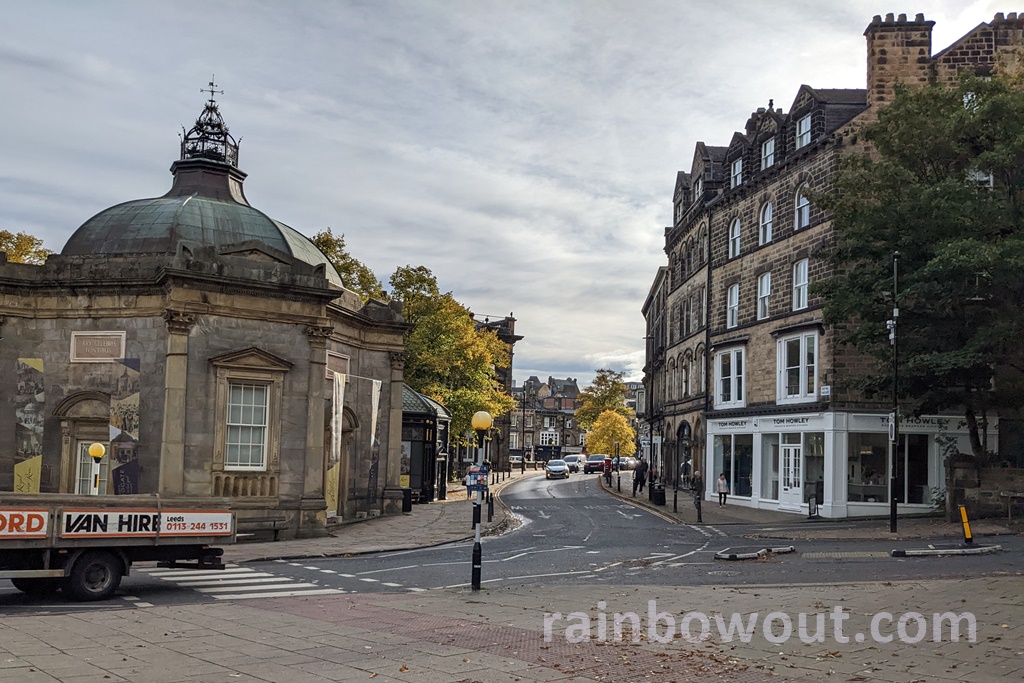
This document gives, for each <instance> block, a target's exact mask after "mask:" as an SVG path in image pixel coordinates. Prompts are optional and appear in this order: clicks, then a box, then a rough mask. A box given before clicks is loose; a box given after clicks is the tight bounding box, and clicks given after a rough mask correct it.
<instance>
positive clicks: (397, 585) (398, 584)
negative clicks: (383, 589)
mask: <svg viewBox="0 0 1024 683" xmlns="http://www.w3.org/2000/svg"><path fill="white" fill-rule="evenodd" d="M380 585H382V586H390V587H391V588H401V587H402V584H400V583H382V584H380Z"/></svg>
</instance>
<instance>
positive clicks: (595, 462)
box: [583, 453, 608, 474]
mask: <svg viewBox="0 0 1024 683" xmlns="http://www.w3.org/2000/svg"><path fill="white" fill-rule="evenodd" d="M607 457H608V456H607V455H605V454H604V453H595V454H594V455H591V456H588V457H587V461H586V462H585V463H583V474H590V473H591V472H604V459H605V458H607Z"/></svg>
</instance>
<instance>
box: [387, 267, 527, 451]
mask: <svg viewBox="0 0 1024 683" xmlns="http://www.w3.org/2000/svg"><path fill="white" fill-rule="evenodd" d="M390 282H391V284H392V287H394V289H393V290H392V292H391V296H392V298H394V299H397V300H401V301H402V312H403V315H404V316H405V318H406V321H408V322H409V323H410V328H409V330H408V331H407V332H406V335H405V381H406V383H407V384H408V385H409V386H410V387H412V388H413V389H415V390H416V391H418V392H420V393H422V394H425V395H427V396H430V397H431V398H433V399H435V400H437V401H438V402H440V403H441V404H442V405H444V406H445V407H446V408H447V409H448V411H449V412H450V413H451V414H452V426H451V434H452V435H453V437H454V438H455V439H456V440H461V437H462V435H463V434H465V433H466V432H467V431H468V430H470V429H471V420H472V417H473V413H475V412H476V411H478V410H486V411H487V412H489V413H490V414H491V415H492V416H493V417H498V416H500V415H503V414H505V413H507V412H509V411H510V410H512V409H513V408H514V407H515V403H514V401H513V400H512V397H511V396H509V395H508V394H507V393H505V391H504V387H502V386H501V385H500V384H499V383H498V381H497V379H496V378H495V374H494V369H495V368H507V367H509V365H510V363H511V355H510V352H509V348H508V345H507V344H505V342H503V341H501V340H500V339H498V336H497V334H496V333H495V332H494V331H493V330H484V329H477V325H476V323H475V322H474V321H473V317H472V315H471V314H470V311H469V310H468V309H467V308H466V307H465V306H463V305H462V304H460V303H459V302H458V301H456V300H455V298H454V297H453V296H452V294H451V292H448V293H445V294H440V293H439V292H438V288H437V280H436V278H435V277H434V275H433V273H432V272H431V271H430V270H429V269H428V268H425V267H423V266H419V267H416V268H413V267H412V266H405V267H401V268H398V269H397V270H396V271H395V274H394V275H392V277H391V280H390Z"/></svg>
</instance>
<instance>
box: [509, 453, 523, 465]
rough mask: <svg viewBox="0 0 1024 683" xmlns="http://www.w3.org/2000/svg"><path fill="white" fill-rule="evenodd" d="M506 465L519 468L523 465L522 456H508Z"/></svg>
mask: <svg viewBox="0 0 1024 683" xmlns="http://www.w3.org/2000/svg"><path fill="white" fill-rule="evenodd" d="M508 464H509V465H512V466H513V467H519V466H520V465H522V464H523V456H521V455H510V456H508Z"/></svg>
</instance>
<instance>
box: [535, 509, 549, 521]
mask: <svg viewBox="0 0 1024 683" xmlns="http://www.w3.org/2000/svg"><path fill="white" fill-rule="evenodd" d="M537 514H538V515H540V516H541V517H542V518H543V519H551V515H549V514H548V513H546V512H544V511H543V510H537Z"/></svg>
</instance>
